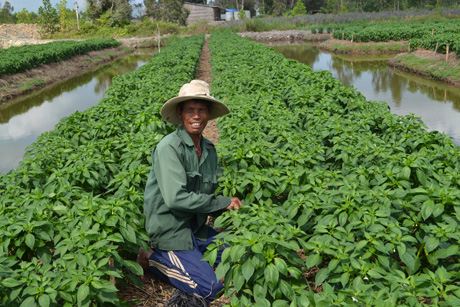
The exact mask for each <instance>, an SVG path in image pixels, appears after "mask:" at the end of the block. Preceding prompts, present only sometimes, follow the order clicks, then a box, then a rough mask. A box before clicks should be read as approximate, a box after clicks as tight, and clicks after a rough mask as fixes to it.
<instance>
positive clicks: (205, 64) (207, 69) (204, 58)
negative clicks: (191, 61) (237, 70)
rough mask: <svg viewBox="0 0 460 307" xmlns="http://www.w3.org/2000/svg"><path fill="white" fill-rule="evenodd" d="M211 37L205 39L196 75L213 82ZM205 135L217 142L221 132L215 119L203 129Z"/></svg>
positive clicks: (197, 77)
mask: <svg viewBox="0 0 460 307" xmlns="http://www.w3.org/2000/svg"><path fill="white" fill-rule="evenodd" d="M208 46H209V39H206V40H205V41H204V45H203V49H202V51H201V57H200V63H199V66H198V72H197V74H196V76H195V78H196V79H199V80H203V81H206V82H208V84H211V62H210V61H209V60H210V58H211V52H210V51H209V47H208ZM203 136H204V137H205V138H207V139H209V140H210V141H211V142H213V143H214V145H216V144H217V141H218V139H219V136H220V134H219V132H218V131H217V124H216V121H215V120H210V121H209V122H208V125H207V126H206V128H205V129H204V131H203Z"/></svg>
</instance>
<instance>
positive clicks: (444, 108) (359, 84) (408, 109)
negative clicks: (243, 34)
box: [272, 44, 460, 145]
mask: <svg viewBox="0 0 460 307" xmlns="http://www.w3.org/2000/svg"><path fill="white" fill-rule="evenodd" d="M272 47H273V48H274V49H275V51H277V52H279V53H282V54H283V55H284V56H286V57H288V58H291V59H295V60H297V61H299V62H302V63H305V64H308V65H309V66H310V67H312V68H313V70H315V71H320V70H329V71H330V72H331V73H332V75H333V76H334V78H336V79H339V80H340V81H342V83H343V84H344V85H346V86H353V87H354V88H355V89H357V90H358V91H359V92H361V94H363V95H364V96H365V97H366V99H367V100H370V101H385V102H386V103H387V104H388V105H389V106H390V109H391V112H392V113H394V114H398V115H407V114H410V113H413V114H415V115H418V116H421V118H422V121H423V122H424V123H425V125H426V126H427V127H428V130H430V131H431V130H437V131H440V132H444V133H445V134H446V135H447V136H449V137H451V139H452V141H453V142H454V143H455V144H456V145H460V88H459V87H454V86H449V85H446V84H445V83H442V82H436V81H432V80H428V79H426V78H422V77H419V76H416V75H414V74H409V73H405V72H402V71H400V70H396V69H391V68H389V67H388V66H387V61H388V59H389V58H391V57H393V56H394V55H383V56H376V55H364V56H363V55H359V56H356V55H355V56H349V55H348V56H346V55H334V54H329V53H325V52H322V51H320V50H318V49H317V48H316V47H315V46H313V45H311V44H302V45H289V46H272Z"/></svg>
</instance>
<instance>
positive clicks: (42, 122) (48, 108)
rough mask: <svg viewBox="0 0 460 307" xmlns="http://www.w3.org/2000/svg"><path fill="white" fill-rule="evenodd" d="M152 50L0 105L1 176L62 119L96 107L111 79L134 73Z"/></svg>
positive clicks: (150, 55) (149, 55)
mask: <svg viewBox="0 0 460 307" xmlns="http://www.w3.org/2000/svg"><path fill="white" fill-rule="evenodd" d="M153 52H154V51H153V50H149V51H145V52H144V53H141V54H131V55H128V56H126V57H124V58H123V59H119V60H116V61H113V62H111V63H110V64H108V65H105V66H103V67H99V68H98V69H96V70H93V71H91V72H89V73H86V74H84V75H81V76H78V77H75V78H72V79H71V80H68V81H65V82H62V83H60V84H56V85H53V86H52V87H47V88H44V89H42V90H40V91H37V92H34V93H33V95H29V96H27V97H23V98H22V99H16V100H14V101H9V102H7V103H4V104H1V105H0V157H1V158H0V173H6V172H7V171H9V170H11V169H13V168H14V167H16V166H17V165H18V164H19V162H20V161H21V160H22V156H23V153H24V150H25V148H26V147H27V146H29V145H30V144H32V143H33V142H35V140H36V139H37V137H38V136H39V135H40V134H41V133H43V132H44V131H49V130H52V129H53V128H54V126H55V125H56V124H57V123H58V122H59V120H60V119H61V118H63V117H65V116H68V115H70V114H73V113H75V112H76V111H80V112H81V111H84V110H86V109H87V108H89V107H91V106H93V105H96V104H97V103H98V102H99V101H100V100H101V99H102V97H103V95H104V93H105V91H106V90H107V89H108V88H109V86H110V85H111V84H112V78H113V77H114V76H117V75H120V74H125V73H127V72H129V71H133V70H135V69H137V68H138V67H140V66H142V65H143V64H145V63H146V62H147V61H148V60H150V59H151V58H152V56H153Z"/></svg>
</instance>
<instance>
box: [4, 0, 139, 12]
mask: <svg viewBox="0 0 460 307" xmlns="http://www.w3.org/2000/svg"><path fill="white" fill-rule="evenodd" d="M6 1H8V2H9V3H10V4H11V5H12V6H13V7H14V11H13V13H17V12H20V11H22V9H23V8H26V9H27V10H28V11H29V12H35V13H38V8H39V7H40V6H42V5H43V1H42V0H0V4H1V6H2V7H3V5H4V4H5V2H6ZM75 1H78V8H79V10H84V9H85V7H86V0H67V7H68V8H70V9H75ZM50 2H51V5H52V6H53V7H56V4H58V3H59V2H61V1H60V0H50ZM134 3H144V1H143V0H134Z"/></svg>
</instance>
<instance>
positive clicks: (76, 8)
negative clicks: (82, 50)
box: [75, 1, 80, 31]
mask: <svg viewBox="0 0 460 307" xmlns="http://www.w3.org/2000/svg"><path fill="white" fill-rule="evenodd" d="M75 13H76V14H77V30H78V31H80V18H79V16H78V2H77V1H75Z"/></svg>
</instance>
